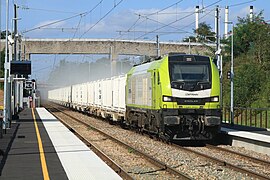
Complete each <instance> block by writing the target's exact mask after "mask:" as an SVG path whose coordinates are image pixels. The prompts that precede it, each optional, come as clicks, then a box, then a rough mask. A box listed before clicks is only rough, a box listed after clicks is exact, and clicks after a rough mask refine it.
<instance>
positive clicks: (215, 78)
mask: <svg viewBox="0 0 270 180" xmlns="http://www.w3.org/2000/svg"><path fill="white" fill-rule="evenodd" d="M125 123H126V124H128V125H129V126H132V127H134V128H138V129H140V130H142V131H148V132H151V133H155V134H157V135H159V136H160V137H162V138H166V139H169V140H172V139H180V140H184V139H188V140H190V139H194V140H207V139H212V137H213V136H214V135H215V134H216V133H218V131H219V130H220V123H221V109H220V79H219V71H218V69H217V67H216V65H215V63H214V62H213V60H212V59H210V58H209V57H207V56H201V55H186V54H169V55H166V56H164V57H163V58H162V59H159V60H154V61H149V62H146V63H143V64H140V65H137V66H134V67H133V68H132V69H131V70H130V71H129V72H128V74H127V81H126V115H125Z"/></svg>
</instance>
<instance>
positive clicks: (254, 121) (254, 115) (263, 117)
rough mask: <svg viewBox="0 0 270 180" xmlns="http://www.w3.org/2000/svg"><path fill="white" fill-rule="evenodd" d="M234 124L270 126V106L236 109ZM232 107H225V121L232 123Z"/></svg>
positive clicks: (258, 126)
mask: <svg viewBox="0 0 270 180" xmlns="http://www.w3.org/2000/svg"><path fill="white" fill-rule="evenodd" d="M233 110H234V118H233V120H234V122H233V123H234V124H237V125H242V126H249V127H257V128H268V129H269V128H270V109H269V108H241V107H235V108H234V109H233ZM230 114H231V113H230V107H225V108H223V121H222V122H223V123H227V124H231V123H232V122H231V120H232V118H231V117H230Z"/></svg>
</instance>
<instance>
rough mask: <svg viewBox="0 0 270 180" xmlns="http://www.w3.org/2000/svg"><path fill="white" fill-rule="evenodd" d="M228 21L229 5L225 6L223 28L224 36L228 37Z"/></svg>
mask: <svg viewBox="0 0 270 180" xmlns="http://www.w3.org/2000/svg"><path fill="white" fill-rule="evenodd" d="M228 21H229V6H226V7H225V26H224V27H225V29H224V31H225V32H224V35H225V38H226V39H227V38H228Z"/></svg>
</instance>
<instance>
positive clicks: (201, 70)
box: [170, 63, 210, 82]
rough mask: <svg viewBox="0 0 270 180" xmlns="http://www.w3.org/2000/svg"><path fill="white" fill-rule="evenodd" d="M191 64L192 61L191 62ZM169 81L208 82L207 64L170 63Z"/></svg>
mask: <svg viewBox="0 0 270 180" xmlns="http://www.w3.org/2000/svg"><path fill="white" fill-rule="evenodd" d="M192 64H193V63H192ZM170 69H171V81H183V82H187V81H196V82H209V81H210V75H209V74H210V73H209V65H208V64H196V66H194V64H193V65H191V64H186V63H172V66H171V68H170Z"/></svg>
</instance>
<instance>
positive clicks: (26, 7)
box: [19, 5, 78, 14]
mask: <svg viewBox="0 0 270 180" xmlns="http://www.w3.org/2000/svg"><path fill="white" fill-rule="evenodd" d="M19 7H20V8H21V9H22V10H34V11H45V12H55V13H63V14H78V12H70V11H59V10H55V9H41V8H31V7H28V6H24V5H19Z"/></svg>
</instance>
